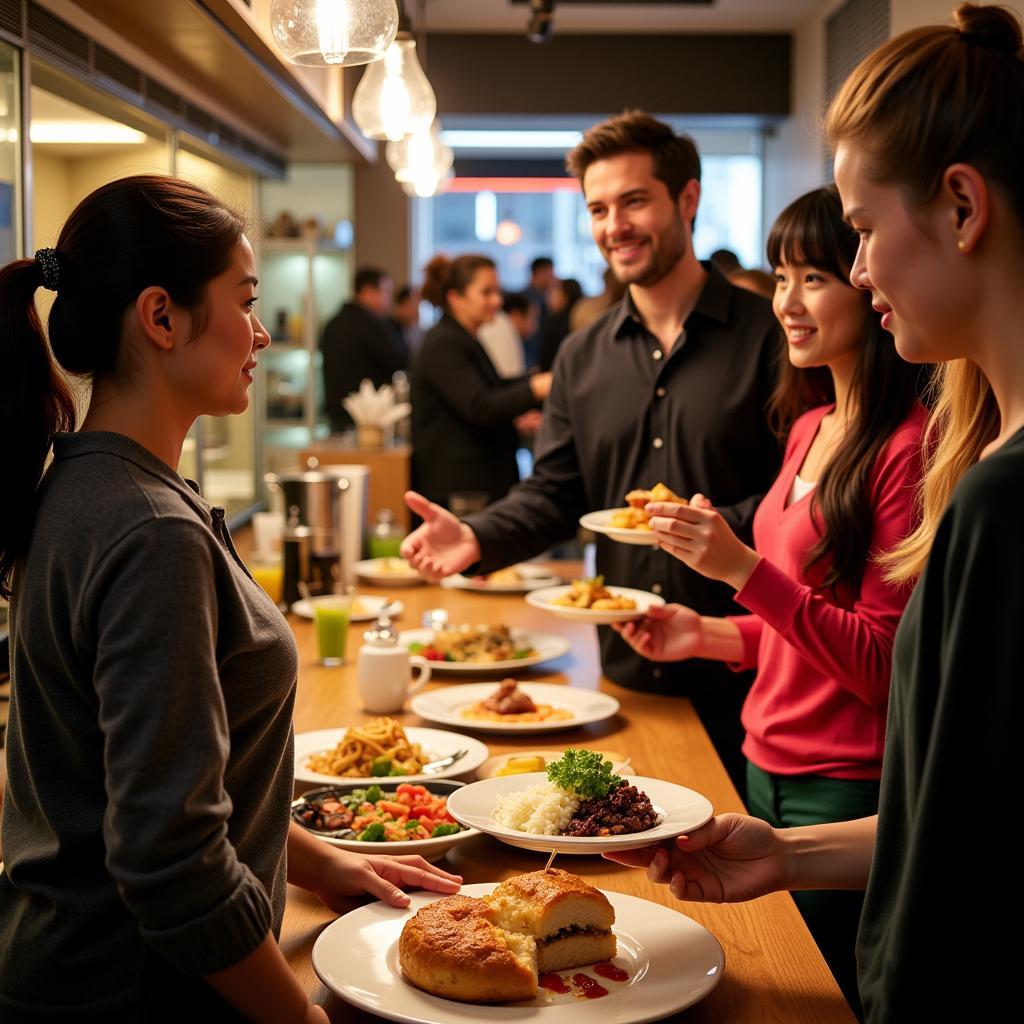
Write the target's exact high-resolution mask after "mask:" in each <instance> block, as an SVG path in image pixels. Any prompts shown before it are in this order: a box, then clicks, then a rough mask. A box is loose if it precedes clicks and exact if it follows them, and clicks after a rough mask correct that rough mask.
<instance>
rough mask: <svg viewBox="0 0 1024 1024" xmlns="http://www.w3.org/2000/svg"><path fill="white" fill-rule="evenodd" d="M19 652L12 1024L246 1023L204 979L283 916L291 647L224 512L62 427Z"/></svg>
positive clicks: (39, 525)
mask: <svg viewBox="0 0 1024 1024" xmlns="http://www.w3.org/2000/svg"><path fill="white" fill-rule="evenodd" d="M11 665H12V672H13V688H12V698H11V713H10V728H9V732H8V750H7V759H8V776H9V777H8V784H7V789H6V793H5V801H4V812H3V850H4V857H5V865H4V871H3V873H2V874H0V1020H3V1021H4V1022H5V1024H6V1022H14V1021H21V1020H26V1021H28V1020H47V1021H54V1020H61V1021H63V1020H79V1019H82V1020H84V1019H86V1018H90V1017H93V1016H100V1015H102V1016H103V1018H104V1019H106V1020H117V1021H121V1020H170V1019H180V1018H181V1015H182V1013H183V1012H185V1011H186V1009H187V1010H190V1011H192V1012H195V1011H202V1010H203V1009H204V1008H205V1009H211V1010H213V1009H217V1010H220V1011H221V1012H220V1013H219V1015H218V1016H219V1019H225V1017H230V1016H231V1014H230V1013H225V1012H224V1011H226V1010H227V1006H226V1004H224V1003H223V1002H222V1001H221V1000H220V999H219V997H218V996H216V994H215V993H214V992H213V990H212V989H211V988H210V987H209V986H208V985H206V983H205V982H203V981H202V979H201V978H200V977H199V976H200V975H202V974H208V973H210V972H212V971H217V970H220V969H222V968H225V967H228V966H230V965H231V964H234V963H236V962H237V961H239V960H241V959H242V958H243V957H245V956H247V955H248V954H249V953H250V952H252V951H253V950H254V949H255V948H256V947H257V946H258V945H259V943H260V942H261V941H262V939H263V938H264V937H265V936H266V934H267V932H268V931H273V932H274V933H275V934H276V933H277V932H278V931H279V929H280V924H281V919H282V916H283V912H284V898H285V841H286V836H287V830H288V816H289V800H290V798H291V788H292V729H291V718H292V705H293V702H294V695H295V682H296V666H297V659H296V652H295V644H294V640H293V638H292V635H291V631H290V630H289V628H288V625H287V623H286V622H285V620H284V618H283V617H282V616H281V614H280V613H279V612H278V610H277V608H276V607H275V606H274V605H273V603H272V602H271V601H270V599H269V598H268V597H267V596H266V595H265V594H264V593H263V591H262V590H261V589H260V588H259V586H257V585H256V584H255V583H254V582H253V581H252V579H251V578H250V577H249V575H248V574H247V572H246V571H245V569H244V567H243V566H242V564H241V562H240V561H239V559H238V556H237V555H236V554H235V551H234V549H233V547H232V545H231V540H230V538H229V536H228V533H227V529H226V528H225V526H224V513H223V510H222V509H219V508H211V506H210V505H208V504H207V503H206V502H205V501H203V500H202V498H201V497H199V495H198V493H197V492H196V490H195V489H194V487H193V486H190V485H189V483H187V482H186V481H184V480H183V479H182V478H181V477H179V476H178V475H177V474H176V473H174V472H172V471H171V470H170V469H169V468H168V467H167V466H166V465H165V464H164V463H162V462H161V461H160V460H159V459H157V458H156V457H155V456H154V455H153V454H151V453H150V452H148V451H147V450H146V449H144V448H143V447H141V446H140V445H138V444H136V443H135V442H134V441H131V440H129V439H128V438H126V437H123V436H121V435H119V434H111V433H98V432H96V433H80V434H74V435H61V436H59V437H58V438H57V440H56V444H55V459H54V462H53V465H52V466H51V468H50V470H49V472H48V473H47V475H46V477H45V479H44V482H43V485H42V488H41V490H40V495H39V508H38V515H37V518H36V527H35V532H34V534H33V537H32V543H31V547H30V550H29V552H28V555H27V557H26V559H25V560H24V562H23V563H22V564H21V565H19V566H18V569H17V571H16V577H15V595H14V600H13V602H12V605H11Z"/></svg>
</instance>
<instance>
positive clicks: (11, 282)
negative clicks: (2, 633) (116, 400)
mask: <svg viewBox="0 0 1024 1024" xmlns="http://www.w3.org/2000/svg"><path fill="white" fill-rule="evenodd" d="M242 230H243V221H242V219H241V217H239V215H238V214H236V213H235V212H234V211H232V210H230V209H228V208H227V207H225V206H224V205H223V204H222V203H221V202H219V201H218V200H217V199H215V198H214V197H213V196H212V195H210V193H208V192H206V191H205V190H204V189H202V188H200V187H199V186H197V185H192V184H190V183H188V182H186V181H180V180H178V179H176V178H169V177H163V176H159V175H139V176H137V177H132V178H122V179H120V180H118V181H114V182H111V183H110V184H108V185H104V186H102V187H101V188H98V189H97V190H96V191H95V192H92V193H91V194H90V195H88V196H86V198H85V199H83V200H82V202H80V203H79V204H78V206H77V207H76V208H75V210H74V211H73V212H72V214H71V216H70V217H69V218H68V220H67V223H66V224H65V225H64V227H63V229H62V230H61V233H60V237H59V238H58V240H57V245H56V274H57V280H56V284H57V288H56V291H57V298H56V299H55V300H54V303H53V307H52V309H51V310H50V317H49V344H47V340H46V337H45V336H44V334H43V330H42V324H41V323H40V321H39V315H38V313H37V312H36V307H35V292H36V289H37V288H38V287H40V286H42V285H43V283H44V281H43V265H42V263H40V261H38V260H35V259H26V260H15V261H14V262H13V263H9V264H8V265H7V266H6V267H4V268H3V269H0V365H3V367H4V375H3V378H2V383H0V438H2V445H0V448H2V455H0V479H2V480H3V481H4V485H5V494H4V500H3V501H2V502H0V595H2V596H4V597H10V596H11V592H12V589H13V576H14V566H15V563H16V561H17V560H18V558H20V557H21V556H22V555H23V554H24V553H25V551H26V550H27V548H28V542H29V538H30V536H31V533H32V524H33V520H34V517H35V504H36V503H35V492H36V488H37V487H38V485H39V480H40V477H41V476H42V472H43V467H44V465H45V463H46V458H47V456H48V454H49V451H50V447H51V445H52V444H53V437H54V434H56V433H58V432H60V431H67V430H74V428H75V405H74V401H73V398H72V395H71V391H70V389H69V387H68V384H67V382H66V381H65V379H64V376H63V375H62V374H61V372H60V370H59V369H58V366H57V364H59V365H60V367H62V368H63V369H64V371H66V373H68V374H71V375H72V376H76V377H82V378H95V377H118V376H120V377H124V378H127V377H128V376H129V368H128V366H127V359H126V358H125V353H124V352H123V351H122V345H121V336H122V333H123V321H124V317H125V313H126V312H127V311H128V310H129V309H130V308H131V307H132V305H133V304H134V302H135V300H136V298H137V297H138V295H139V293H140V292H142V291H143V290H144V289H145V288H148V287H150V286H153V285H157V286H159V287H162V288H165V289H166V290H167V292H168V294H169V295H170V296H171V299H172V300H173V301H174V303H175V304H176V305H178V306H180V307H181V308H183V309H187V310H189V311H191V312H192V314H193V318H192V319H193V328H194V331H195V333H196V334H198V333H200V332H201V330H202V316H203V305H204V302H205V298H206V286H207V284H208V283H209V282H210V281H211V280H212V279H213V278H215V277H217V275H218V274H221V273H222V272H223V271H224V270H226V269H227V267H228V265H229V264H230V262H231V258H232V255H233V252H234V249H235V246H236V245H237V244H238V242H239V240H240V239H241V236H242ZM48 283H49V284H50V285H52V284H53V283H54V282H53V280H52V269H51V272H50V275H48Z"/></svg>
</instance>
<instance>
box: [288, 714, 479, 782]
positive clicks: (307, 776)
mask: <svg viewBox="0 0 1024 1024" xmlns="http://www.w3.org/2000/svg"><path fill="white" fill-rule="evenodd" d="M460 750H465V751H466V754H465V756H464V757H461V758H459V760H458V761H456V762H455V764H452V765H449V766H448V767H447V768H442V769H441V770H440V771H436V772H430V773H429V774H425V773H424V772H422V771H420V769H421V768H422V767H423V765H424V764H426V763H428V762H430V761H437V760H440V759H441V758H444V757H448V756H450V755H451V754H454V753H457V752H458V751H460ZM489 756H490V751H489V750H488V749H487V747H486V745H485V744H483V743H481V742H480V741H479V740H477V739H473V738H472V737H471V736H460V735H459V734H458V733H454V732H446V731H444V730H442V729H403V728H402V726H401V725H400V724H399V723H398V722H397V721H395V719H393V718H374V719H371V720H369V721H366V722H362V723H361V724H359V725H353V726H351V727H350V728H348V729H318V730H317V731H316V732H301V733H298V734H296V736H295V780H296V781H297V782H307V783H319V784H323V783H327V782H338V781H339V780H340V781H343V782H378V783H389V784H390V783H399V782H423V781H424V780H427V779H445V778H452V777H454V776H457V775H466V774H468V773H470V772H472V771H475V770H476V769H477V768H479V767H480V765H482V764H483V763H484V761H486V760H487V758H488V757H489Z"/></svg>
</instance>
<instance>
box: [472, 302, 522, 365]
mask: <svg viewBox="0 0 1024 1024" xmlns="http://www.w3.org/2000/svg"><path fill="white" fill-rule="evenodd" d="M476 336H477V339H478V340H479V342H480V344H481V345H483V347H484V348H485V349H486V351H487V355H488V356H490V359H491V362H492V363H494V368H495V369H496V370H497V371H498V373H499V375H500V376H502V377H522V376H523V374H525V373H526V354H525V352H524V351H523V339H522V338H521V337H520V336H519V332H518V331H517V330H516V328H515V324H513V323H512V321H511V320H510V319H509V317H508V314H507V313H502V312H499V313H498V314H497V315H496V316H495V317H494V319H493V320H491V321H490V322H489V323H486V324H484V325H483V326H482V327H481V328H480V330H478V331H477V332H476Z"/></svg>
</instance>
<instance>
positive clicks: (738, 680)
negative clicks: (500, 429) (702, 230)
mask: <svg viewBox="0 0 1024 1024" xmlns="http://www.w3.org/2000/svg"><path fill="white" fill-rule="evenodd" d="M568 167H569V170H570V171H571V172H572V173H573V174H574V175H576V177H577V178H579V180H580V183H581V185H582V188H583V194H584V197H585V199H586V203H587V209H588V210H589V212H590V221H591V228H592V232H593V236H594V241H595V242H596V243H597V245H598V247H599V248H600V249H601V252H602V254H603V255H604V257H605V259H606V260H607V261H608V264H609V266H610V267H611V269H612V271H613V272H614V274H615V276H616V277H617V278H618V279H619V280H620V281H621V282H622V283H623V284H626V285H628V288H627V291H626V295H625V297H624V298H623V300H622V301H621V302H620V303H618V304H617V305H615V306H612V307H611V308H610V309H609V310H608V311H607V312H606V313H604V314H603V315H602V316H601V317H600V318H599V319H598V320H596V321H595V322H594V323H593V324H591V325H590V326H588V327H586V328H584V329H583V330H581V331H578V332H576V333H575V334H573V335H571V336H570V337H569V338H568V339H567V340H566V341H565V342H563V344H562V346H561V348H560V349H559V353H558V357H557V359H556V361H555V365H554V381H553V385H552V389H551V395H550V397H549V399H548V401H547V403H546V405H545V408H544V423H543V427H542V429H541V433H540V438H539V440H538V445H537V453H536V463H535V467H534V475H533V476H532V477H530V479H528V480H525V481H523V482H522V483H521V484H519V485H518V486H517V487H515V488H514V489H513V490H512V491H511V493H510V494H509V495H508V496H507V497H506V498H504V499H503V500H502V501H500V502H497V503H496V504H494V505H491V506H490V507H488V509H487V510H486V511H485V512H483V513H481V514H480V515H477V516H473V517H470V518H468V519H467V520H466V521H465V522H463V523H459V522H458V521H456V520H454V519H452V518H451V517H450V516H448V514H447V513H443V512H442V511H441V510H437V509H434V508H433V507H430V506H429V505H428V504H427V503H425V502H422V501H420V500H419V499H418V498H417V497H413V498H411V499H410V507H412V508H413V510H414V511H415V512H417V513H418V514H419V515H421V516H423V518H424V524H423V526H421V527H420V528H419V529H418V530H417V531H416V532H415V533H413V534H412V535H411V536H410V537H409V538H408V539H407V541H406V543H405V545H404V546H403V553H405V554H406V556H407V557H409V558H411V559H412V560H413V562H414V564H416V565H418V566H422V567H423V568H425V569H427V570H428V571H431V572H435V573H438V574H442V575H443V574H447V573H449V572H458V571H460V570H462V569H464V568H466V567H468V566H470V565H472V564H473V563H474V562H479V563H480V567H479V570H478V571H480V572H491V571H492V570H494V569H497V568H499V567H501V566H504V565H508V564H511V563H513V562H516V561H518V560H520V559H523V558H527V557H530V556H531V555H536V554H538V553H540V552H541V551H543V550H544V549H545V548H546V547H548V546H549V545H550V544H552V543H554V542H555V541H558V540H561V539H564V538H566V537H571V536H573V535H574V534H575V532H576V523H577V519H578V517H579V516H580V515H581V514H582V513H584V512H588V511H591V510H593V509H603V508H611V507H615V506H621V505H622V504H623V498H624V495H625V494H626V492H627V491H630V490H632V489H633V488H637V487H640V488H650V487H652V486H653V485H654V484H655V483H657V482H658V481H664V482H665V483H666V484H668V486H669V487H671V488H672V489H673V490H674V491H676V492H677V493H679V494H684V495H691V494H695V493H698V492H699V493H701V494H704V495H706V496H707V497H708V498H710V500H711V501H712V502H713V503H714V504H715V506H716V507H717V508H718V509H719V511H720V512H721V513H722V515H723V516H724V517H725V518H726V519H727V520H728V522H729V524H730V526H732V527H733V529H734V530H735V531H736V532H737V533H738V534H739V535H740V536H743V537H746V538H749V536H750V524H751V520H752V518H753V513H754V510H755V508H756V507H757V505H758V503H759V502H760V500H761V496H762V494H763V493H764V492H765V491H766V490H767V489H768V486H769V484H770V483H771V481H772V480H773V478H774V477H775V474H776V471H777V469H778V466H779V454H780V453H779V449H778V445H777V443H776V440H775V438H774V435H773V434H772V432H771V430H770V429H769V427H768V424H767V422H766V418H765V407H766V404H767V402H768V398H769V395H770V394H771V391H772V389H773V386H774V364H775V360H776V358H777V356H778V353H779V351H780V343H779V341H778V339H777V335H776V327H775V320H774V317H773V315H772V311H771V306H770V304H769V303H768V302H767V301H766V300H765V299H763V298H760V297H759V296H755V295H753V294H752V293H750V292H747V291H743V290H741V289H738V288H735V287H733V286H732V285H730V284H729V283H728V281H726V279H725V278H724V277H723V276H722V275H721V273H720V272H719V271H718V270H716V269H715V268H713V267H712V266H711V264H710V263H707V264H702V263H701V262H700V261H698V260H697V258H696V256H695V255H694V252H693V241H692V232H693V221H694V218H695V217H696V215H697V206H698V204H699V202H700V157H699V156H698V154H697V149H696V147H695V146H694V144H693V141H692V140H691V139H689V138H687V137H686V136H678V135H676V134H675V132H674V131H673V130H672V129H671V128H670V127H669V126H668V125H666V124H662V123H661V122H660V121H657V120H655V119H654V118H652V117H650V116H648V115H647V114H643V113H640V112H637V111H634V112H630V113H626V114H622V115H621V116H619V117H614V118H611V119H610V120H608V121H604V122H602V123H601V124H598V125H596V126H595V127H593V128H591V129H590V130H589V131H588V132H587V133H586V135H585V136H584V138H583V141H582V142H581V143H580V144H579V145H578V146H577V147H576V148H575V149H574V150H573V151H572V152H571V153H570V154H569V158H568ZM597 568H598V572H600V573H603V574H604V576H605V578H606V580H607V581H608V583H609V584H612V585H619V586H630V587H638V588H641V589H644V590H650V591H654V592H655V593H658V594H661V595H662V596H663V597H664V598H665V599H666V600H668V601H677V602H680V603H682V604H685V605H688V606H690V607H691V608H694V609H696V610H697V611H698V612H700V613H701V614H703V615H709V616H720V615H726V614H729V613H730V612H737V613H739V612H740V611H741V610H740V609H739V608H737V607H736V606H735V605H734V604H733V603H732V601H731V598H730V594H731V591H730V589H729V588H728V587H725V586H724V585H722V584H720V583H716V582H713V581H710V580H707V579H705V578H703V577H701V576H698V575H697V574H696V573H694V572H693V571H692V570H690V569H688V568H687V567H686V566H684V565H683V564H682V563H681V562H679V561H677V560H676V559H674V558H671V557H669V556H668V555H667V554H665V553H664V552H662V551H660V550H658V549H657V548H647V547H638V546H634V545H625V544H617V543H614V542H613V541H610V540H608V539H607V538H604V537H600V538H598V547H597ZM600 632H601V637H600V641H601V661H602V665H603V668H604V671H605V673H606V674H607V675H608V677H609V678H611V679H613V680H614V681H615V682H617V683H619V684H621V685H622V686H627V687H631V688H633V689H638V690H646V691H653V692H658V693H664V694H671V695H677V696H686V697H690V698H691V699H692V700H693V702H694V705H695V706H696V708H697V711H698V713H699V714H700V716H701V719H702V721H703V722H704V725H705V727H706V728H707V730H708V732H709V734H710V736H711V739H712V741H713V742H714V743H715V746H716V748H717V749H718V751H719V754H720V755H721V757H722V759H723V761H724V762H725V765H726V767H727V768H728V769H729V772H730V774H731V775H732V777H733V779H734V781H736V783H737V786H738V787H739V788H741V789H742V782H741V780H742V776H743V759H742V756H741V754H740V743H741V742H742V738H743V730H742V726H741V725H740V718H739V712H740V706H741V705H742V703H743V697H744V694H745V693H746V689H747V687H748V686H749V678H746V677H743V676H737V675H734V674H733V673H732V672H730V671H729V669H728V668H726V667H725V666H724V665H722V664H721V663H713V662H707V661H688V662H679V663H676V664H668V665H656V664H654V663H653V662H648V661H645V660H644V659H642V658H641V657H640V656H639V655H637V654H635V653H634V652H633V651H632V650H631V649H630V648H629V647H627V646H626V644H625V643H624V642H623V641H622V640H620V639H619V637H618V636H617V635H616V634H615V633H613V632H612V631H611V630H609V629H607V628H602V629H601V631H600Z"/></svg>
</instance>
